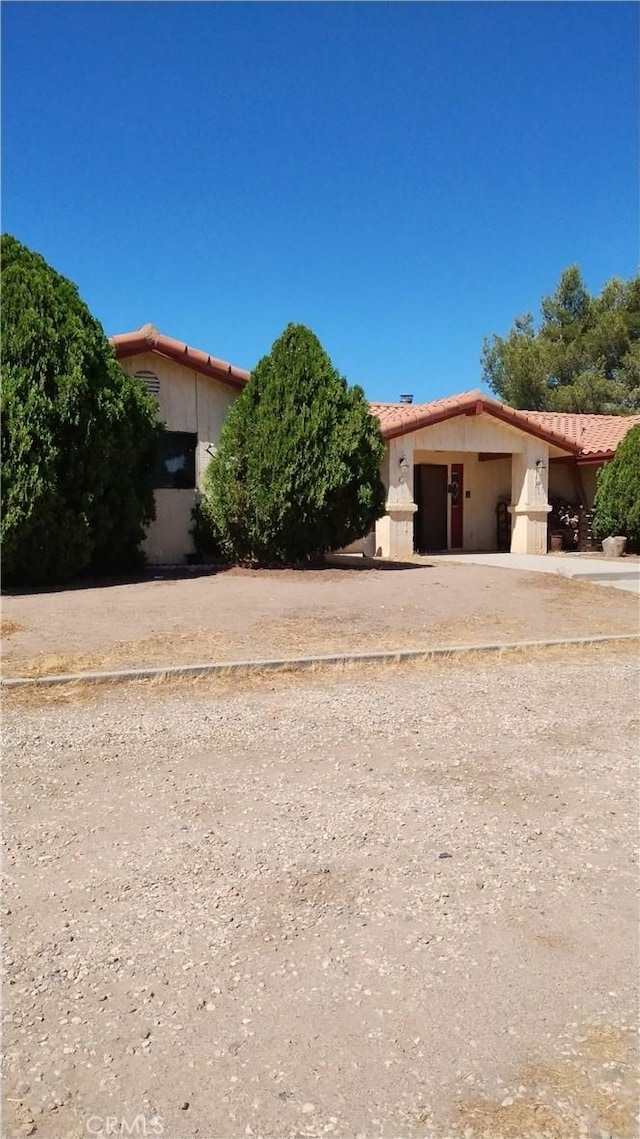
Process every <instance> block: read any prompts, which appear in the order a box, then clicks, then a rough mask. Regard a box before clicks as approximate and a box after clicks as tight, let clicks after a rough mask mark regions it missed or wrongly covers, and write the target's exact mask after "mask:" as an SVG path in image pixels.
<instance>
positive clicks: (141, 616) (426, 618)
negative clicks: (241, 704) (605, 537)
mask: <svg viewBox="0 0 640 1139" xmlns="http://www.w3.org/2000/svg"><path fill="white" fill-rule="evenodd" d="M2 621H3V643H2V647H3V670H4V675H5V676H42V675H47V674H52V673H61V672H72V671H81V670H87V669H100V668H122V667H126V666H131V665H158V666H161V665H165V664H166V665H169V664H188V663H198V662H201V661H223V660H238V659H240V660H245V659H252V658H253V659H255V658H256V657H279V656H285V657H286V656H299V655H312V654H322V653H331V652H341V651H347V650H352V651H362V652H366V651H374V650H379V649H399V648H423V647H431V646H434V645H443V644H473V643H478V642H482V641H518V640H522V639H525V640H528V639H537V638H548V637H562V636H570V637H575V636H582V635H584V636H586V635H587V634H592V633H628V632H638V628H639V624H638V600H637V598H636V597H634V596H633V595H632V594H626V593H622V592H621V591H620V590H611V589H604V588H603V587H602V586H599V585H594V584H586V583H579V582H574V581H570V580H567V579H565V578H561V577H557V576H550V575H546V574H535V573H520V572H517V571H514V570H507V569H496V568H490V567H487V566H477V565H451V564H446V563H444V562H435V563H434V564H427V565H425V564H409V565H407V566H405V567H402V566H401V567H398V566H395V565H389V564H386V565H385V564H384V563H382V564H381V563H378V565H377V566H376V567H375V568H367V567H366V563H364V562H362V561H358V560H357V559H354V560H351V561H350V562H347V563H345V564H344V566H343V568H327V569H324V570H313V571H309V570H307V571H295V570H274V571H253V570H241V569H233V570H229V571H226V572H219V573H213V574H210V575H202V576H195V575H194V576H193V577H190V578H186V579H185V578H184V577H183V578H181V579H177V580H167V579H166V578H161V579H159V580H149V581H143V582H137V583H135V584H126V585H110V586H102V587H96V588H83V589H67V590H61V591H58V592H41V593H32V594H25V595H23V596H5V597H4V598H3V604H2Z"/></svg>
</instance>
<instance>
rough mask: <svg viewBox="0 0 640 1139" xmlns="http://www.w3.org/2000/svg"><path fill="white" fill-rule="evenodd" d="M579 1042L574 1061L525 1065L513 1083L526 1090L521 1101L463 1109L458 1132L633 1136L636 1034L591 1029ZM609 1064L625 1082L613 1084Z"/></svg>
mask: <svg viewBox="0 0 640 1139" xmlns="http://www.w3.org/2000/svg"><path fill="white" fill-rule="evenodd" d="M578 1041H579V1044H580V1055H579V1056H578V1057H577V1058H576V1059H575V1060H566V1061H565V1062H564V1063H562V1062H560V1063H558V1062H553V1063H545V1062H541V1061H532V1062H530V1063H528V1064H525V1065H524V1067H522V1068H521V1069H520V1070H519V1071H518V1072H517V1073H516V1075H515V1078H514V1081H513V1083H514V1084H517V1085H518V1086H519V1087H520V1089H521V1091H522V1089H526V1090H524V1091H523V1092H522V1095H520V1094H518V1093H513V1094H512V1095H507V1096H505V1098H504V1100H503V1101H502V1102H500V1103H498V1102H497V1101H494V1100H491V1099H477V1100H470V1101H468V1102H467V1103H465V1104H463V1105H461V1109H460V1116H459V1126H461V1127H462V1128H465V1129H466V1128H468V1129H470V1130H469V1134H472V1135H473V1136H474V1137H476V1136H477V1137H478V1139H480V1137H482V1139H574V1137H575V1136H576V1135H578V1134H582V1131H581V1129H580V1125H581V1124H583V1125H584V1122H585V1121H587V1122H588V1123H589V1125H590V1127H591V1128H592V1129H594V1128H595V1133H596V1134H597V1133H598V1131H601V1132H602V1131H605V1132H607V1133H608V1132H613V1133H614V1134H616V1135H619V1136H621V1137H622V1136H631V1135H635V1134H636V1130H635V1120H634V1115H635V1108H636V1104H637V1081H636V1072H637V1062H636V1060H637V1057H636V1056H635V1054H633V1047H632V1045H633V1033H632V1030H631V1029H628V1030H624V1029H621V1028H618V1027H615V1026H613V1025H608V1024H599V1025H587V1026H586V1028H585V1029H584V1031H583V1035H582V1036H581V1037H579V1038H578ZM608 1062H615V1064H616V1065H617V1066H618V1067H619V1069H622V1071H623V1074H624V1077H625V1078H624V1079H623V1080H622V1081H618V1082H617V1083H615V1084H614V1082H613V1081H614V1076H613V1075H612V1073H611V1072H610V1070H608V1069H607V1068H606V1067H603V1064H606V1063H608ZM550 1101H553V1102H550ZM560 1105H561V1113H560ZM466 1133H467V1131H466V1130H465V1134H466ZM589 1133H590V1134H591V1131H590V1132H589Z"/></svg>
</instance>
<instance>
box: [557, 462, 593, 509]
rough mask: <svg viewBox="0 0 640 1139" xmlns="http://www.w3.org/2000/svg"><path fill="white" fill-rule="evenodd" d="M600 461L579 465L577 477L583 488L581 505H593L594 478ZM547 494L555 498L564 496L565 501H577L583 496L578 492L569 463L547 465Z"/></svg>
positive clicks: (589, 506) (590, 506)
mask: <svg viewBox="0 0 640 1139" xmlns="http://www.w3.org/2000/svg"><path fill="white" fill-rule="evenodd" d="M602 466H603V464H602V463H587V464H585V465H584V466H582V465H581V466H580V467H579V468H578V470H579V477H580V479H581V481H582V486H583V488H584V498H585V499H586V501H585V502H584V504H583V505H585V506H587V507H588V508H589V509H591V508H592V507H593V500H594V498H595V493H596V479H597V477H598V471H600V470H602ZM549 494H550V495H553V496H554V497H556V498H565V499H566V500H567V502H575V503H578V502H579V501H580V500H581V498H582V497H583V496H582V495H580V494H579V493H578V488H577V486H576V479H575V475H574V474H572V471H571V464H570V463H551V465H550V467H549Z"/></svg>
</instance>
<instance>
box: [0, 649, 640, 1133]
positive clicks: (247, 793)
mask: <svg viewBox="0 0 640 1139" xmlns="http://www.w3.org/2000/svg"><path fill="white" fill-rule="evenodd" d="M238 687H239V686H238V685H237V682H236V685H234V684H233V683H231V682H226V684H225V683H220V684H218V685H216V684H215V683H213V682H210V681H208V682H204V681H203V682H201V683H191V684H186V683H182V684H180V685H174V686H170V685H167V686H165V687H157V688H152V687H149V686H144V685H138V686H132V687H127V688H124V687H118V688H113V689H109V690H100V691H95V690H94V691H91V692H89V694H88V695H87V694H85V699H84V700H83V701H81V702H78V701H76V702H72V703H68V702H67V703H64V702H63V703H58V702H57V701H54V702H53V703H51V704H43V705H42V706H40V707H33V706H29V705H28V704H25V703H24V702H22V701H21V698H20V697H19V696H18V695H8V696H7V697H6V698H5V716H4V720H5V745H4V757H5V773H4V791H5V808H4V835H5V843H6V853H5V859H4V868H5V872H6V879H7V883H6V890H5V895H4V902H3V912H4V921H3V924H4V937H5V956H4V1070H5V1107H4V1113H5V1114H4V1123H3V1134H4V1135H6V1136H9V1137H11V1136H17V1135H29V1134H36V1135H41V1136H47V1137H51V1139H59V1137H62V1136H68V1137H73V1139H80V1137H86V1136H87V1135H96V1134H97V1135H107V1134H122V1133H124V1134H129V1133H131V1131H130V1128H131V1127H132V1126H133V1125H134V1122H135V1121H136V1120H137V1123H136V1127H137V1130H136V1131H135V1132H134V1133H136V1134H160V1133H162V1134H164V1136H165V1137H170V1139H178V1137H180V1139H182V1137H187V1136H203V1137H221V1139H227V1137H229V1139H235V1137H242V1136H251V1135H255V1136H258V1135H264V1136H325V1135H328V1136H336V1137H343V1139H346V1137H353V1136H359V1137H360V1139H364V1137H366V1139H373V1137H377V1136H385V1137H392V1136H393V1137H398V1136H403V1137H410V1139H413V1137H418V1136H424V1137H438V1139H444V1137H458V1136H460V1137H463V1139H471V1137H476V1136H486V1137H492V1139H526V1137H527V1136H531V1137H533V1136H540V1137H543V1136H544V1137H549V1139H575V1137H577V1136H582V1135H584V1136H593V1137H594V1139H603V1137H604V1139H608V1137H609V1136H615V1137H619V1139H630V1137H632V1136H636V1135H637V1134H638V1132H639V1130H640V1129H639V1128H638V1125H637V1122H636V1120H635V1111H636V1110H637V1098H636V1097H637V1089H636V1086H635V1082H634V1072H635V1069H636V1060H637V1041H636V1038H635V1036H634V1020H635V1012H636V1009H637V998H638V992H637V976H638V933H637V928H638V908H637V890H636V887H637V861H636V854H635V852H634V847H635V840H636V838H637V826H636V823H637V796H636V794H635V789H636V787H637V772H636V762H637V744H638V698H637V697H638V666H637V661H636V656H635V653H634V652H633V651H632V650H630V649H629V648H618V649H616V650H615V651H612V650H611V649H610V648H606V649H605V648H598V649H594V650H592V651H590V652H589V653H588V654H585V653H583V652H582V653H581V652H577V651H574V650H572V651H568V652H563V653H560V652H557V651H556V652H555V653H551V654H547V655H545V654H543V653H541V652H538V653H536V654H532V655H531V656H530V657H528V658H526V657H525V658H522V659H520V660H518V661H513V660H506V659H505V660H502V661H499V660H492V661H485V660H482V661H478V662H476V663H475V664H474V665H473V666H471V665H470V664H469V662H467V663H466V664H461V663H449V664H447V665H437V666H436V665H431V666H424V665H422V666H417V665H415V666H402V667H395V668H392V669H381V670H379V671H376V670H373V669H369V670H366V671H365V670H363V671H361V672H360V671H357V670H355V671H351V672H345V673H344V674H337V675H336V674H333V673H327V674H323V675H318V676H316V677H313V676H306V677H304V678H302V679H300V678H297V679H296V678H291V677H289V678H285V677H282V678H281V677H268V678H266V679H263V680H262V681H261V682H259V681H254V682H246V683H244V684H242V687H241V690H238ZM42 699H43V700H44V696H43V697H42ZM60 699H61V700H62V699H63V698H62V697H60ZM109 1120H111V1121H113V1120H116V1121H117V1127H118V1130H113V1128H114V1123H113V1122H112V1123H111V1124H109ZM160 1121H161V1122H160ZM109 1127H111V1130H109ZM127 1128H128V1129H129V1130H127Z"/></svg>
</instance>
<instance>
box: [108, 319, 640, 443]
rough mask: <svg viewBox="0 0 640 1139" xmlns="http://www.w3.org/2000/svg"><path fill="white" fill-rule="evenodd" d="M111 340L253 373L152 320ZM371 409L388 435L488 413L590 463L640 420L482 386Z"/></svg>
mask: <svg viewBox="0 0 640 1139" xmlns="http://www.w3.org/2000/svg"><path fill="white" fill-rule="evenodd" d="M111 343H112V345H113V347H114V348H115V352H116V356H117V357H118V359H126V357H128V356H136V355H138V354H139V353H141V352H156V353H157V354H158V355H160V356H166V357H167V358H168V359H170V360H175V361H177V363H179V364H183V365H184V366H185V367H188V368H192V369H193V370H194V371H195V372H200V373H202V374H203V375H205V376H210V377H211V378H213V379H216V380H219V381H220V382H222V383H225V384H229V385H230V386H231V387H233V388H236V389H240V388H243V387H244V385H245V384H246V382H247V380H248V379H249V372H246V371H245V370H244V369H243V368H236V367H234V366H233V365H232V364H228V363H227V362H226V360H218V359H217V358H216V357H215V356H209V355H208V353H207V352H201V351H200V350H199V349H197V348H190V347H189V345H188V344H184V343H183V342H182V341H180V340H173V339H172V338H171V337H170V336H164V335H163V334H162V333H161V332H158V329H157V328H154V326H153V325H152V324H145V325H144V326H143V327H142V328H139V329H138V330H137V331H136V332H124V333H121V334H120V335H118V336H112V337H111ZM371 411H372V412H373V414H374V415H376V416H377V417H378V419H379V420H380V426H381V427H382V435H383V437H384V438H385V439H394V438H396V437H397V436H400V435H408V434H409V433H410V432H412V431H417V430H419V429H420V428H421V427H429V426H431V425H432V424H434V423H440V422H442V421H443V420H445V419H452V418H453V417H454V416H456V415H482V414H486V415H491V416H493V417H494V418H495V419H500V420H502V422H503V423H510V424H512V425H513V426H514V427H518V428H520V430H522V431H526V432H527V434H531V435H535V436H536V437H537V438H541V439H544V440H545V441H546V442H548V443H552V444H553V445H554V446H556V447H559V448H561V449H562V450H563V451H566V452H568V453H569V454H574V455H576V456H577V457H578V459H579V460H580V459H583V460H584V461H587V462H594V461H597V460H599V459H603V460H604V459H610V458H612V456H613V455H614V454H615V450H616V447H617V446H618V443H619V442H620V440H621V439H623V438H624V436H625V435H626V433H627V431H628V430H629V428H630V427H633V426H634V425H635V424H640V415H570V414H565V413H564V412H553V411H519V410H516V409H515V408H513V407H508V406H507V405H506V404H504V403H500V402H499V401H498V400H496V399H492V398H491V397H490V396H487V395H485V394H484V392H481V391H479V390H474V391H468V392H460V393H459V394H458V395H452V396H446V397H445V398H444V399H434V400H431V401H430V402H429V403H422V404H419V403H418V404H413V403H411V404H408V403H372V404H371Z"/></svg>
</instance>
